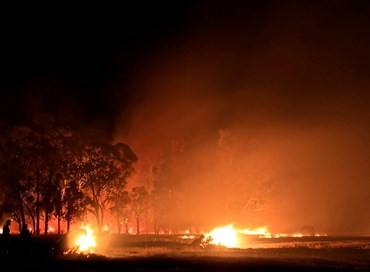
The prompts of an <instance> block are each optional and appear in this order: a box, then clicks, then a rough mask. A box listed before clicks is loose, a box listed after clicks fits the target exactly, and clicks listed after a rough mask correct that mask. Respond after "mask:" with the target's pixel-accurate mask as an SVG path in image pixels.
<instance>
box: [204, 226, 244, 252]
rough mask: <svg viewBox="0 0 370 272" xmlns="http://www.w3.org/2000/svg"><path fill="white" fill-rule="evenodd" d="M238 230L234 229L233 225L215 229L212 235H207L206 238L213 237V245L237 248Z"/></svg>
mask: <svg viewBox="0 0 370 272" xmlns="http://www.w3.org/2000/svg"><path fill="white" fill-rule="evenodd" d="M236 235H237V230H235V229H234V228H233V224H230V225H228V226H225V227H220V228H215V229H213V230H212V231H211V232H210V233H207V234H205V237H206V238H208V237H211V238H212V240H211V242H210V243H211V244H215V245H223V246H226V247H237V245H238V239H237V237H236Z"/></svg>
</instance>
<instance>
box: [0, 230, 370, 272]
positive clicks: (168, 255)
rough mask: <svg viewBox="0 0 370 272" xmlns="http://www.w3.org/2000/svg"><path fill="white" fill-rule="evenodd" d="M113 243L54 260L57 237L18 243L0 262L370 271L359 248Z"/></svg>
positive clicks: (34, 267) (39, 267)
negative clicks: (85, 252)
mask: <svg viewBox="0 0 370 272" xmlns="http://www.w3.org/2000/svg"><path fill="white" fill-rule="evenodd" d="M113 240H114V241H115V242H116V243H115V244H113V243H112V244H111V246H110V247H109V248H106V249H105V252H100V253H99V254H98V253H94V254H71V255H55V252H54V251H53V249H54V248H55V245H56V244H57V241H58V240H57V239H56V238H55V237H54V238H52V239H51V238H50V237H48V238H39V239H37V240H33V241H32V242H31V243H30V244H28V247H27V248H26V247H25V245H24V244H22V243H21V242H20V241H16V240H15V241H13V248H12V250H11V254H10V256H9V258H8V259H2V260H1V261H0V265H1V271H11V270H13V271H19V270H20V269H21V270H27V271H39V272H42V271H53V272H59V271H61V272H62V271H63V272H66V271H68V272H73V271H76V272H77V271H78V272H103V271H104V272H116V271H117V272H118V271H137V272H144V271H167V272H169V271H176V272H183V271H184V272H185V271H215V272H217V271H370V247H368V246H366V245H365V246H364V245H363V244H362V245H361V246H358V244H356V243H352V245H350V246H339V247H338V246H335V247H333V246H324V247H311V248H310V247H307V246H297V245H296V244H295V245H294V246H291V247H287V246H286V245H284V246H283V247H270V248H268V247H263V248H248V249H227V248H223V247H218V246H213V247H209V248H194V247H193V246H189V244H186V243H185V244H184V243H180V242H178V241H176V240H175V239H172V240H171V239H167V240H166V241H165V240H163V239H162V240H153V239H152V238H151V239H147V238H145V237H144V238H143V237H140V239H138V238H137V237H132V238H131V237H130V238H127V237H125V238H122V239H117V237H115V238H114V239H113ZM366 241H367V240H366ZM331 243H332V244H333V242H331ZM103 253H105V254H103Z"/></svg>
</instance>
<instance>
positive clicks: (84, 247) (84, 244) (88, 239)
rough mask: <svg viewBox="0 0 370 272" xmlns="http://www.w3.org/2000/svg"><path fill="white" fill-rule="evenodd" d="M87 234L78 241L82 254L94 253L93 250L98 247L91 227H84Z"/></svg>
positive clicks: (82, 234) (83, 234)
mask: <svg viewBox="0 0 370 272" xmlns="http://www.w3.org/2000/svg"><path fill="white" fill-rule="evenodd" d="M82 229H84V230H85V233H81V234H80V236H79V237H78V239H77V245H78V248H79V250H80V251H81V252H84V253H87V252H90V253H91V252H93V248H95V247H96V242H95V237H94V236H93V230H92V229H90V228H89V227H82Z"/></svg>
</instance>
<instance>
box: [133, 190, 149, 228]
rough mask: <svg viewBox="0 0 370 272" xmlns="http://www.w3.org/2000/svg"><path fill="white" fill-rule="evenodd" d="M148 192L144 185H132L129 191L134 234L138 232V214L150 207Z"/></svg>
mask: <svg viewBox="0 0 370 272" xmlns="http://www.w3.org/2000/svg"><path fill="white" fill-rule="evenodd" d="M149 200H150V198H149V193H148V191H147V190H146V189H145V187H144V186H139V187H134V188H132V191H131V209H132V212H133V214H134V216H135V219H136V234H137V235H139V234H140V216H141V215H142V214H143V212H144V211H146V210H147V209H148V208H149V207H150V203H149Z"/></svg>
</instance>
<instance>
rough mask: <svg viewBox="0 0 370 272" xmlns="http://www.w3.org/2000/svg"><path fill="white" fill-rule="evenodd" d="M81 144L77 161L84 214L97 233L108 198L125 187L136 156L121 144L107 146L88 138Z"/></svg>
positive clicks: (101, 223) (107, 207)
mask: <svg viewBox="0 0 370 272" xmlns="http://www.w3.org/2000/svg"><path fill="white" fill-rule="evenodd" d="M84 143H85V144H84V146H83V149H82V154H81V155H82V156H81V160H80V161H81V168H82V169H83V173H84V176H83V177H82V180H83V182H84V191H85V192H86V196H87V203H88V211H89V212H91V213H92V214H93V215H94V216H95V218H96V220H97V227H98V230H99V231H101V230H102V227H103V223H104V214H105V211H106V210H108V209H109V205H110V204H111V200H112V197H114V195H115V194H116V193H117V192H119V191H120V190H122V188H124V187H125V186H126V184H127V179H128V177H130V176H131V174H132V173H133V172H134V168H133V166H132V164H133V163H134V162H135V161H136V160H137V157H136V155H135V154H134V153H133V152H132V150H131V149H130V148H129V146H128V145H126V144H123V143H117V144H110V143H106V142H99V141H93V140H92V139H91V138H90V139H86V140H85V142H84Z"/></svg>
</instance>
